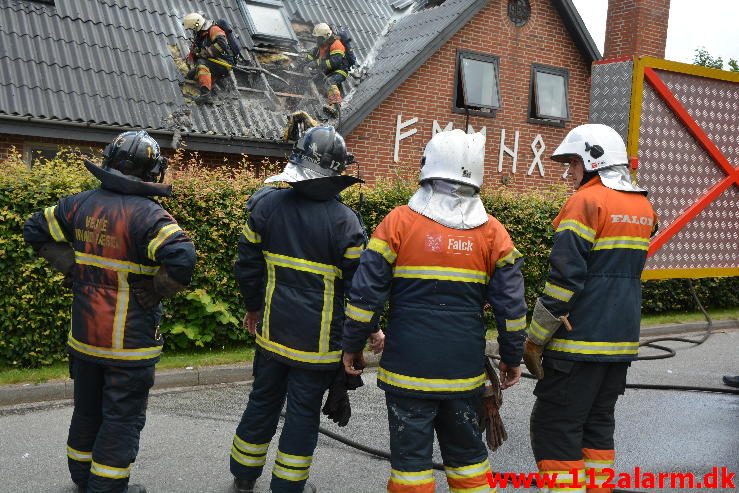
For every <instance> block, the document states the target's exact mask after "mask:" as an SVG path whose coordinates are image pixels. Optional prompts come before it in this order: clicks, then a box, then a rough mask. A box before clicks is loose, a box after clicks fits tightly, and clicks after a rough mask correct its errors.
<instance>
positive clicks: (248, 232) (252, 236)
mask: <svg viewBox="0 0 739 493" xmlns="http://www.w3.org/2000/svg"><path fill="white" fill-rule="evenodd" d="M241 232H242V233H243V235H244V237H245V238H246V239H247V241H248V242H249V243H261V242H262V237H261V235H260V234H259V233H256V232H254V231H252V229H251V228H250V227H249V222H248V221H247V222H245V223H244V227H243V229H242V230H241Z"/></svg>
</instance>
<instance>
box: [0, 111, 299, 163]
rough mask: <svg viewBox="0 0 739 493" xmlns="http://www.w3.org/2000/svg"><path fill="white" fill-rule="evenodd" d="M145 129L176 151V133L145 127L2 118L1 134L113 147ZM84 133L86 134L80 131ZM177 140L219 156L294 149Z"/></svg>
mask: <svg viewBox="0 0 739 493" xmlns="http://www.w3.org/2000/svg"><path fill="white" fill-rule="evenodd" d="M132 129H134V130H136V129H142V130H146V131H147V132H149V133H150V134H151V135H152V136H155V137H158V138H157V140H158V141H159V143H160V145H162V147H163V148H167V149H173V147H172V145H171V142H172V140H173V137H174V135H175V131H173V130H164V129H152V128H142V127H124V126H120V125H102V124H98V123H89V122H70V121H64V120H46V119H43V118H35V117H32V116H18V115H6V114H0V133H5V134H11V135H23V136H28V137H47V138H56V139H68V140H76V141H91V142H100V143H106V144H107V143H110V141H111V140H112V139H113V137H115V136H116V135H118V134H119V133H121V132H125V131H128V130H132ZM81 130H85V133H84V134H81V133H80V131H81ZM178 137H180V138H182V139H183V140H186V141H187V144H188V149H191V150H195V151H206V152H217V153H224V154H247V155H254V156H267V157H277V158H286V157H287V155H288V153H289V152H290V149H291V148H292V146H291V145H290V144H288V143H286V142H278V141H273V140H266V139H249V138H247V137H242V136H236V135H213V136H206V135H203V134H198V133H192V132H182V133H178Z"/></svg>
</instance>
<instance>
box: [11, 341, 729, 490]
mask: <svg viewBox="0 0 739 493" xmlns="http://www.w3.org/2000/svg"><path fill="white" fill-rule="evenodd" d="M672 346H673V347H675V348H676V349H678V355H677V357H676V358H672V359H668V360H661V361H651V362H638V363H635V364H634V365H633V367H632V371H631V372H630V376H629V380H630V382H639V383H660V384H677V385H700V386H711V387H722V385H721V383H720V378H721V376H722V375H723V374H727V373H736V374H739V357H737V356H739V331H730V332H723V333H717V334H715V335H713V336H712V338H711V339H709V341H708V342H707V343H706V344H704V345H703V346H700V347H697V348H696V347H693V348H691V347H689V346H688V345H686V344H682V343H681V344H672ZM365 377H366V378H365V381H366V384H367V385H366V386H365V387H363V388H362V389H360V390H359V391H357V392H355V393H354V394H353V395H352V404H353V408H354V414H353V417H352V421H351V422H350V423H349V426H347V427H346V428H344V429H339V428H337V427H336V426H335V425H333V423H330V422H327V423H325V426H326V427H327V428H328V429H331V430H334V431H339V432H340V433H342V434H344V435H345V436H348V437H350V438H352V439H354V440H357V441H360V442H362V443H366V444H368V445H371V446H374V447H377V448H383V449H384V448H387V444H388V431H387V414H386V411H385V405H384V396H383V394H382V392H380V391H379V390H378V389H377V388H376V386H375V385H374V383H375V375H374V373H373V372H368V373H367V374H366V375H365ZM532 388H533V383H532V382H531V381H530V380H524V381H522V383H521V384H520V385H518V386H516V387H514V388H512V389H510V390H508V391H506V392H505V396H504V398H505V403H504V407H503V417H504V420H505V423H506V426H507V428H508V434H509V439H508V441H507V442H506V443H505V444H504V445H503V447H502V448H501V449H500V450H499V451H498V452H496V453H495V454H492V455H491V464H492V467H493V470H498V471H532V470H534V468H535V464H534V459H533V457H532V455H531V451H530V447H529V429H528V428H529V426H528V419H529V414H530V410H531V406H532V404H533V402H534V399H533V396H532V394H531V391H532ZM248 390H249V386H248V385H245V384H236V385H234V384H231V385H217V386H211V387H200V388H197V389H182V390H176V391H172V390H169V391H162V392H159V393H156V394H154V395H152V398H151V403H150V410H149V413H148V422H147V425H146V428H145V429H144V432H143V435H142V442H141V452H140V454H139V458H138V460H137V462H136V464H135V465H134V467H133V472H132V478H133V482H140V483H143V484H145V485H146V486H147V488H148V489H149V491H150V492H153V493H161V492H167V493H169V492H178V493H179V492H183V493H184V492H188V493H189V492H192V493H205V492H213V493H216V492H224V493H225V492H227V491H230V490H229V488H230V485H231V477H230V474H229V472H228V454H229V447H230V443H231V439H232V434H233V431H234V429H235V427H236V423H237V421H238V419H239V417H240V415H241V412H242V410H243V408H244V405H245V402H246V399H247V395H248ZM70 416H71V403H70V402H69V401H59V402H55V403H41V404H36V405H30V406H29V405H26V406H16V407H6V408H0V444H2V446H0V492H12V493H16V492H18V493H24V492H28V493H31V492H33V493H37V492H66V493H72V492H74V491H75V489H74V488H73V487H72V486H73V485H72V483H71V482H70V480H69V478H68V473H67V470H66V456H65V440H66V432H67V427H68V424H69V419H70ZM616 442H617V446H616V447H617V464H616V465H617V468H618V469H619V470H621V471H630V470H632V469H633V468H634V467H637V466H638V467H640V468H641V469H642V471H653V472H661V471H692V472H696V473H699V474H704V473H707V472H710V471H711V468H712V467H714V466H719V467H720V466H726V467H728V468H729V469H730V470H732V471H735V472H737V471H739V397H737V396H732V395H720V394H711V393H698V392H674V391H645V390H629V391H627V393H626V395H625V396H624V397H623V398H622V399H621V400H620V401H619V404H618V407H617V430H616ZM275 451H276V446H275V445H273V446H272V447H271V448H270V455H269V457H270V460H271V459H273V458H274V454H275ZM435 459H436V460H440V457H439V454H438V450H437V452H436V457H435ZM268 464H269V462H268ZM313 464H314V465H313V467H312V469H311V480H312V481H313V482H315V483H316V484H317V486H318V487H319V491H321V492H322V493H326V492H329V493H376V492H383V491H385V484H386V481H387V475H388V473H389V465H388V463H386V462H384V461H382V460H378V459H376V458H373V457H370V456H368V455H367V454H364V453H362V452H358V451H356V450H353V449H351V448H349V447H347V446H344V445H342V444H339V443H337V442H335V441H333V440H331V439H329V438H326V437H323V436H321V437H320V438H319V445H318V449H317V451H316V454H315V458H314V463H313ZM268 470H269V469H267V471H268ZM268 482H269V481H268V476H267V475H265V476H264V477H263V478H262V479H261V480H260V482H259V483H258V485H259V486H260V487H261V488H262V489H261V490H260V491H265V492H266V491H267V489H266V486H267V485H268ZM736 484H737V485H739V481H737V482H736ZM437 491H438V492H446V491H448V490H447V488H446V484H445V481H444V478H443V475H442V474H437ZM499 491H516V490H514V489H513V488H508V489H506V490H499ZM519 491H523V490H519ZM641 491H646V490H645V489H643V488H642V489H641ZM651 491H654V490H651ZM661 491H676V490H674V489H666V490H661ZM679 491H708V490H698V489H681V490H679ZM711 491H716V490H711ZM726 491H734V490H726Z"/></svg>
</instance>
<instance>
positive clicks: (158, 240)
mask: <svg viewBox="0 0 739 493" xmlns="http://www.w3.org/2000/svg"><path fill="white" fill-rule="evenodd" d="M178 231H182V228H180V227H179V225H177V224H168V225H166V226H165V227H163V228H162V229H160V230H159V233H157V235H156V237H154V239H153V240H151V241H150V242H149V246H148V247H147V249H146V254H147V256H148V257H149V259H151V260H154V261H156V259H157V258H156V253H157V250H159V247H161V246H162V244H163V243H164V242H165V241H167V238H169V237H170V236H172V235H173V234H175V233H177V232H178Z"/></svg>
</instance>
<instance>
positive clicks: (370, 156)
mask: <svg viewBox="0 0 739 493" xmlns="http://www.w3.org/2000/svg"><path fill="white" fill-rule="evenodd" d="M507 5H508V2H507V1H504V0H491V1H490V3H489V5H488V6H487V7H485V8H484V9H483V10H482V11H480V13H478V14H477V15H476V16H475V17H474V18H473V19H472V20H471V21H470V22H469V23H468V24H467V25H465V26H464V27H462V28H461V29H460V30H459V31H458V32H457V33H456V34H455V35H454V36H453V37H452V38H451V39H450V40H449V41H448V42H447V43H446V44H444V45H443V46H442V47H441V48H440V49H439V51H437V52H436V53H435V54H434V55H432V56H431V58H430V59H429V60H428V61H427V62H426V63H425V64H424V65H423V66H422V67H421V68H420V69H419V70H418V71H417V72H415V73H414V74H413V75H411V76H410V77H409V78H408V79H407V80H406V81H405V82H404V83H403V84H401V86H400V87H399V88H398V89H397V90H395V91H394V93H393V94H391V95H390V96H389V97H388V98H387V99H386V100H385V101H383V102H382V103H381V104H380V106H378V107H377V108H376V109H375V110H374V111H373V112H372V113H371V114H370V115H369V116H368V117H367V118H366V119H365V120H364V121H363V122H362V123H360V124H359V125H358V126H357V128H355V129H354V130H353V131H352V132H351V134H350V135H349V136H348V137H347V146H348V147H349V149H350V151H351V152H353V153H354V154H355V155H356V156H357V159H358V161H359V162H360V169H361V173H362V174H363V176H365V177H366V178H367V179H368V181H373V179H374V177H392V176H394V175H395V174H396V173H399V174H401V175H406V176H414V177H415V176H417V173H418V167H419V163H420V159H421V154H422V152H423V148H424V146H425V145H426V143H427V142H428V140H429V139H430V138H431V136H432V128H433V122H434V120H437V121H438V123H439V125H440V127H441V128H444V127H445V126H446V125H447V123H449V122H452V123H453V125H454V128H461V129H464V128H465V120H466V115H463V114H457V113H454V112H453V111H452V106H453V102H454V98H455V92H454V91H455V78H456V74H455V71H456V59H457V49H464V50H471V51H475V52H480V53H484V54H489V55H494V56H498V57H500V74H499V79H500V98H501V108H500V109H499V110H498V111H497V114H496V115H495V117H494V118H491V117H485V116H470V118H469V124H470V125H471V126H472V128H473V129H474V130H475V131H479V130H480V129H481V128H482V127H486V135H487V143H486V149H485V152H486V157H485V186H486V187H500V186H504V185H503V182H504V181H505V182H506V185H505V186H507V187H509V188H512V189H514V190H530V189H543V188H548V187H549V186H551V185H553V184H561V183H563V182H564V181H563V179H562V174H563V171H564V170H563V167H562V166H561V165H559V164H557V163H555V162H553V161H552V160H551V159H549V156H550V155H551V153H552V151H553V150H554V149H555V148H556V146H557V145H559V143H560V142H561V141H562V139H563V138H564V136H565V135H566V134H567V132H568V131H569V130H570V129H571V128H573V127H575V126H577V125H579V124H582V123H586V122H587V120H588V110H589V105H590V80H589V78H590V66H589V64H588V62H587V61H586V59H585V58H584V57H583V55H582V54H581V53H580V51H578V49H577V47H576V45H575V43H574V41H573V40H572V38H571V37H570V34H569V32H568V31H567V28H566V27H565V25H564V23H563V21H562V19H561V17H560V16H559V14H558V12H557V11H556V10H555V8H554V7H553V6H552V5H551V3H550V2H548V1H532V2H531V17H530V19H529V21H528V22H527V23H526V24H525V25H524V26H522V27H516V26H515V25H514V24H513V23H512V22H511V21H509V19H508V15H507ZM534 63H537V64H542V65H548V66H553V67H559V68H565V69H567V70H568V71H569V85H568V89H569V96H568V102H569V111H570V121H569V122H567V123H566V124H565V125H564V127H557V126H552V125H547V124H532V123H529V122H528V115H529V85H530V79H531V67H532V64H534ZM399 114H401V115H402V121H407V120H410V119H411V118H414V117H417V118H418V122H417V123H416V124H415V125H412V126H410V127H408V128H406V129H404V130H411V129H414V128H415V129H417V133H416V134H415V135H413V136H411V137H409V138H407V139H405V140H402V141H401V142H400V148H399V149H400V151H399V158H400V159H399V163H395V162H394V149H395V131H396V123H397V117H398V115H399ZM501 130H505V134H506V135H505V142H504V145H505V146H506V147H508V148H510V149H513V147H514V132H515V131H519V132H520V135H519V146H518V163H517V170H516V172H515V173H513V170H512V163H513V160H512V158H511V157H510V156H508V155H505V156H504V158H503V171H502V172H498V162H499V152H500V148H501V146H500V142H501ZM537 135H541V137H542V139H543V141H544V144H545V146H546V148H545V151H544V153H543V155H542V164H543V167H544V176H541V175H540V173H539V171H538V168H536V169H534V171H533V174H531V175H528V174H527V172H528V170H529V167H530V166H531V164H532V162H533V161H534V153H533V151H532V149H531V144H532V142H533V141H534V139H535V138H536V136H537Z"/></svg>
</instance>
